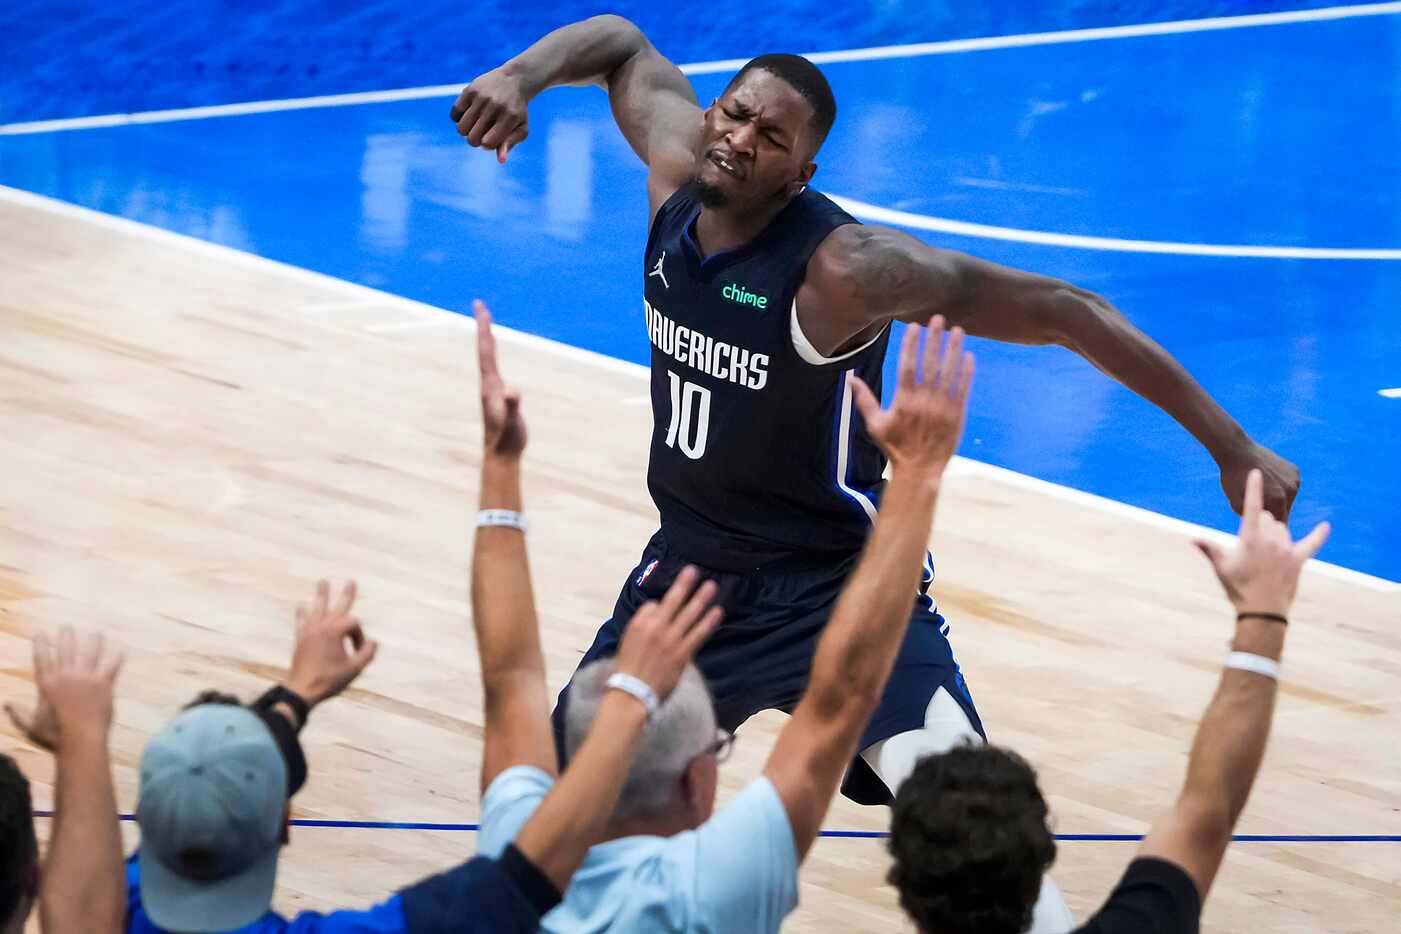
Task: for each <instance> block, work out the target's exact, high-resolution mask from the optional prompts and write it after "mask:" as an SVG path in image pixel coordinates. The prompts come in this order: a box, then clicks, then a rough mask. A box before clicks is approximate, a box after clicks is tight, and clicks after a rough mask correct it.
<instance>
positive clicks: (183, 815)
mask: <svg viewBox="0 0 1401 934" xmlns="http://www.w3.org/2000/svg"><path fill="white" fill-rule="evenodd" d="M286 804H287V766H286V764H285V763H284V762H283V761H282V753H281V752H280V751H279V750H278V748H277V743H276V741H275V740H274V739H273V737H272V732H271V731H270V730H269V729H268V728H267V726H266V725H264V723H263V721H262V720H260V719H259V718H258V716H257V714H255V713H253V712H252V711H251V710H248V709H246V708H244V707H235V706H232V705H227V704H202V705H200V706H198V707H192V708H190V709H189V710H186V711H185V712H184V713H182V714H180V716H178V717H176V718H175V719H174V720H173V721H171V723H170V724H169V725H168V726H166V728H165V729H163V730H161V732H159V733H157V734H156V735H155V736H153V737H152V738H151V741H150V742H148V743H147V744H146V751H145V752H144V753H143V754H142V756H141V790H140V795H139V800H138V802H137V816H136V820H137V824H138V825H139V826H140V827H141V850H140V866H141V901H142V904H143V906H144V907H145V909H146V913H147V915H149V916H150V918H151V920H152V921H154V922H155V923H156V925H157V926H159V927H162V928H165V929H166V930H168V931H188V932H191V934H205V932H211V931H232V930H234V929H236V928H240V927H243V926H244V925H246V924H251V923H252V922H253V921H256V920H257V919H258V918H260V917H261V916H262V915H263V914H264V913H265V912H266V911H267V910H268V907H269V905H271V903H272V890H273V885H274V884H275V882H276V880H277V855H278V849H279V847H280V846H281V840H282V828H283V814H284V809H285V807H286Z"/></svg>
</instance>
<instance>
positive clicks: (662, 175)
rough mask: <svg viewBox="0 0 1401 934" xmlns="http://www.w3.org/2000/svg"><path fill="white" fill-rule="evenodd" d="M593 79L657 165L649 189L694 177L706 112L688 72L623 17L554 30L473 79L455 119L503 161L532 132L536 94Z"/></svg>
mask: <svg viewBox="0 0 1401 934" xmlns="http://www.w3.org/2000/svg"><path fill="white" fill-rule="evenodd" d="M588 84H597V85H600V86H602V87H604V88H606V89H607V91H608V98H609V103H610V104H611V105H612V108H613V116H614V118H615V119H616V120H617V121H618V128H619V129H621V130H622V131H623V135H624V136H625V137H627V141H628V143H629V144H630V145H631V146H632V148H633V151H634V152H636V153H637V155H638V158H640V159H641V160H642V161H643V162H644V163H646V164H647V165H648V166H649V167H650V168H651V170H652V171H651V180H650V182H649V186H648V187H649V190H651V192H652V193H655V194H661V200H662V201H664V200H666V197H667V196H668V195H670V194H671V192H673V191H675V190H676V189H677V188H679V187H680V186H681V185H682V184H684V183H685V181H686V180H687V179H688V178H689V177H690V174H691V170H692V167H693V160H694V154H693V153H694V148H695V144H696V140H697V139H698V137H699V134H700V131H701V111H700V107H699V106H697V104H696V92H695V91H694V90H693V89H692V88H691V83H690V82H689V81H687V80H686V76H685V75H683V74H681V71H680V70H679V69H678V68H677V67H676V66H675V65H673V64H672V63H671V62H670V61H668V60H667V59H666V58H664V57H663V56H662V55H661V53H659V52H658V51H657V50H656V48H654V47H653V45H652V43H651V42H649V41H648V39H647V37H646V36H645V35H643V34H642V30H640V29H638V28H637V27H636V26H635V25H633V24H632V23H631V22H629V21H628V20H626V19H624V18H623V17H621V16H614V15H611V14H609V15H604V16H594V17H591V18H590V19H586V20H583V21H582V22H578V23H572V24H571V25H568V26H565V27H563V28H561V29H556V30H555V31H554V32H552V33H550V34H549V35H547V36H545V37H544V38H543V39H541V40H540V41H539V42H536V43H535V44H534V45H532V46H531V47H530V48H528V49H526V50H525V51H524V52H522V53H521V54H519V55H517V56H516V57H515V58H512V59H511V60H510V61H507V62H506V63H505V64H503V65H501V66H500V67H498V68H494V69H492V70H491V71H488V72H487V73H486V74H484V75H481V76H480V77H478V78H476V79H474V80H473V81H472V83H471V84H469V85H467V87H466V88H465V89H464V90H463V91H462V94H461V95H459V96H458V98H457V102H456V103H455V104H454V105H453V107H452V113H451V117H452V121H453V122H454V123H456V124H457V131H458V132H459V133H460V134H462V135H463V136H464V137H466V138H467V142H468V143H470V144H471V145H473V146H479V147H481V148H483V149H494V150H496V155H497V158H498V159H499V160H500V161H502V162H505V161H506V154H507V153H508V152H509V151H510V150H511V148H512V147H513V146H515V145H516V144H517V143H519V142H521V141H522V140H524V139H525V137H526V135H527V133H528V132H529V121H528V115H527V112H526V111H527V107H528V105H529V104H530V101H531V100H532V99H534V97H535V95H537V94H539V93H540V92H541V91H545V90H548V89H549V88H553V87H560V86H563V85H588ZM668 186H669V187H668ZM660 203H661V201H654V203H653V209H654V210H655V208H656V206H657V205H659V204H660Z"/></svg>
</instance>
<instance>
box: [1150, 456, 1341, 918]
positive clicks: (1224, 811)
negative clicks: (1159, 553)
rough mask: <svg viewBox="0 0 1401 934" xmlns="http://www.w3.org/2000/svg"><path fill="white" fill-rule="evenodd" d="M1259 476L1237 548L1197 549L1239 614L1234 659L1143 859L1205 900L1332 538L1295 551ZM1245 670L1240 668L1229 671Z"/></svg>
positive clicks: (1298, 545) (1324, 529) (1321, 533)
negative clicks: (1316, 569) (1300, 605)
mask: <svg viewBox="0 0 1401 934" xmlns="http://www.w3.org/2000/svg"><path fill="white" fill-rule="evenodd" d="M1261 479H1262V478H1261V476H1260V472H1259V471H1258V470H1252V471H1251V472H1250V475H1249V477H1248V478H1247V480H1246V490H1245V515H1244V516H1243V517H1242V519H1241V525H1240V538H1239V542H1238V543H1237V545H1236V546H1235V547H1234V548H1232V549H1230V550H1226V549H1223V548H1221V547H1220V546H1218V545H1215V544H1212V543H1209V542H1198V543H1197V545H1198V547H1199V548H1201V549H1202V551H1203V552H1204V553H1205V554H1206V556H1207V558H1208V559H1209V560H1210V561H1211V564H1212V567H1213V568H1214V569H1215V570H1216V575H1217V577H1219V578H1220V579H1221V583H1222V585H1223V586H1224V587H1225V589H1226V594H1227V596H1228V597H1230V600H1231V603H1232V605H1233V606H1234V607H1235V611H1236V613H1237V621H1236V635H1235V639H1234V640H1233V641H1232V642H1231V650H1232V655H1231V656H1230V657H1229V659H1228V660H1227V667H1226V668H1225V670H1224V671H1222V673H1221V683H1220V685H1219V686H1218V687H1217V689H1216V696H1215V697H1213V698H1212V700H1211V704H1210V706H1208V707H1207V709H1206V713H1205V714H1203V715H1202V721H1201V725H1200V726H1199V727H1198V728H1197V736H1196V739H1195V740H1194V741H1193V743H1192V754H1191V758H1190V759H1189V760H1188V763H1187V780H1186V782H1185V783H1184V784H1183V787H1182V794H1181V796H1180V797H1179V798H1178V799H1177V803H1176V805H1175V806H1174V807H1173V808H1172V810H1170V811H1168V812H1167V813H1166V814H1164V815H1163V816H1162V817H1160V818H1159V819H1158V820H1157V821H1155V822H1154V824H1153V828H1152V830H1151V831H1150V832H1149V834H1148V836H1147V837H1146V838H1145V839H1144V841H1143V846H1142V847H1141V848H1140V850H1139V854H1140V855H1142V856H1156V857H1158V858H1160V859H1165V860H1168V861H1170V862H1173V863H1176V864H1177V865H1178V866H1181V867H1182V868H1183V869H1184V870H1185V871H1186V872H1187V874H1188V875H1189V876H1191V877H1192V881H1193V882H1194V883H1195V884H1196V887H1197V892H1198V894H1199V895H1200V896H1201V898H1202V899H1203V900H1205V898H1206V895H1207V892H1208V891H1210V889H1211V883H1212V880H1214V879H1215V878H1216V871H1217V869H1219V868H1220V866H1221V860H1222V858H1223V857H1224V856H1225V854H1226V846H1227V844H1229V843H1230V842H1231V833H1232V831H1234V829H1235V826H1236V820H1237V819H1238V818H1239V817H1240V813H1241V810H1242V809H1243V808H1244V807H1245V802H1246V799H1247V798H1248V797H1249V796H1250V789H1251V787H1252V786H1253V785H1254V784H1255V775H1256V773H1257V772H1258V771H1259V769H1260V760H1261V758H1262V757H1263V756H1264V754H1265V741H1266V739H1268V737H1269V734H1270V721H1271V719H1272V718H1273V715H1274V702H1275V691H1276V688H1277V686H1278V682H1277V680H1276V675H1275V673H1274V672H1273V671H1272V670H1271V666H1272V663H1273V664H1277V663H1278V662H1279V658H1280V654H1281V653H1282V652H1283V650H1284V633H1285V623H1283V622H1282V621H1281V620H1283V619H1286V618H1287V616H1288V614H1289V607H1290V605H1291V604H1292V603H1293V602H1294V592H1295V590H1296V589H1297V588H1298V585H1299V571H1300V569H1301V568H1302V567H1303V565H1304V563H1305V562H1306V561H1308V559H1309V558H1311V557H1313V555H1314V554H1315V553H1316V552H1317V551H1318V549H1319V548H1320V547H1322V545H1323V542H1324V540H1325V539H1326V538H1327V537H1328V524H1327V523H1323V524H1321V525H1319V526H1317V527H1316V528H1314V530H1313V531H1312V532H1310V533H1309V534H1308V535H1307V536H1305V537H1304V538H1303V539H1301V540H1300V541H1298V542H1291V541H1290V539H1289V530H1288V528H1286V527H1285V526H1284V524H1283V523H1281V522H1279V521H1278V520H1276V519H1274V518H1273V517H1272V516H1271V515H1270V514H1269V513H1268V512H1265V511H1264V509H1263V508H1262V504H1261V500H1262V492H1261V491H1262V486H1263V484H1262V482H1261ZM1233 666H1243V667H1233Z"/></svg>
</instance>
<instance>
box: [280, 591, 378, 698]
mask: <svg viewBox="0 0 1401 934" xmlns="http://www.w3.org/2000/svg"><path fill="white" fill-rule="evenodd" d="M330 593H331V585H330V584H328V583H327V582H326V581H320V582H318V583H317V585H316V598H315V599H314V600H313V601H312V603H311V606H310V607H309V608H308V607H304V606H299V607H297V644H296V646H295V647H294V648H293V649H292V671H291V673H290V674H288V676H287V687H288V688H289V689H290V690H291V691H293V692H294V693H296V694H298V695H300V696H301V698H302V699H303V700H305V701H306V702H307V704H309V705H310V706H313V707H314V706H316V705H317V704H319V703H321V702H322V701H324V700H326V699H327V698H330V697H335V696H336V695H337V694H339V693H340V692H341V691H344V690H345V689H346V688H347V687H349V686H350V684H351V682H353V681H354V680H355V679H356V678H358V677H360V673H361V672H362V671H364V670H365V668H366V667H368V666H369V664H370V662H372V661H374V658H375V652H377V651H378V650H379V643H377V642H375V641H374V640H373V639H367V638H366V637H365V631H364V629H362V628H361V626H360V621H359V620H358V619H355V618H354V617H353V616H351V615H350V611H351V608H352V607H354V606H355V582H354V581H350V582H348V583H347V584H346V585H345V587H343V588H342V589H341V592H340V596H339V597H338V598H337V599H336V602H335V604H331V602H330Z"/></svg>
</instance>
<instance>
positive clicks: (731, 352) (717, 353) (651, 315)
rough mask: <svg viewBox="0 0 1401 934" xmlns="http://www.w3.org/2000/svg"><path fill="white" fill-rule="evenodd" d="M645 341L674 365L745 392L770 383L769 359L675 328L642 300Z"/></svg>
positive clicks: (704, 335) (696, 333)
mask: <svg viewBox="0 0 1401 934" xmlns="http://www.w3.org/2000/svg"><path fill="white" fill-rule="evenodd" d="M642 306H643V308H644V309H645V310H646V313H647V338H648V340H650V341H651V342H652V345H653V346H654V347H656V348H657V349H658V350H660V351H661V352H662V353H663V354H665V355H666V356H668V357H671V358H672V359H673V360H675V361H676V362H677V363H680V364H682V365H683V366H688V367H690V368H691V369H693V370H699V371H700V372H702V373H707V374H709V375H711V376H713V377H715V378H716V379H724V380H729V381H730V382H732V383H734V384H735V385H736V386H743V387H745V388H746V389H763V388H764V387H765V386H766V385H768V382H769V355H768V354H766V353H751V352H750V351H748V350H746V349H745V348H743V347H736V346H735V345H734V344H727V343H725V342H724V341H718V340H716V339H715V338H713V337H711V336H710V335H709V334H702V333H701V332H700V331H697V330H694V329H692V328H688V327H686V326H685V325H682V324H677V323H676V322H675V321H672V320H671V319H670V318H668V317H667V316H666V315H664V314H662V313H661V312H660V311H658V310H657V309H656V308H655V307H654V306H653V305H652V303H651V302H649V301H647V300H646V299H645V298H644V299H643V300H642Z"/></svg>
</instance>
